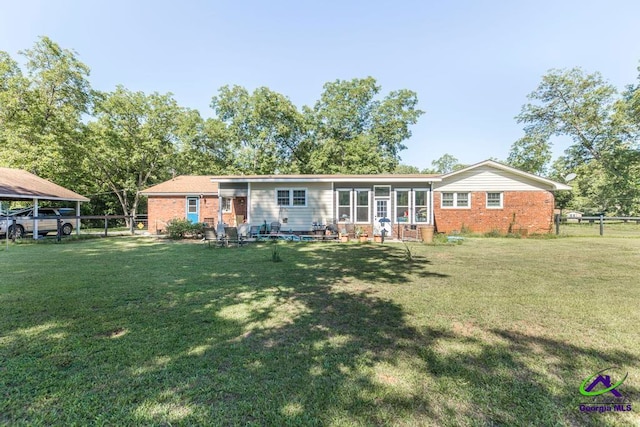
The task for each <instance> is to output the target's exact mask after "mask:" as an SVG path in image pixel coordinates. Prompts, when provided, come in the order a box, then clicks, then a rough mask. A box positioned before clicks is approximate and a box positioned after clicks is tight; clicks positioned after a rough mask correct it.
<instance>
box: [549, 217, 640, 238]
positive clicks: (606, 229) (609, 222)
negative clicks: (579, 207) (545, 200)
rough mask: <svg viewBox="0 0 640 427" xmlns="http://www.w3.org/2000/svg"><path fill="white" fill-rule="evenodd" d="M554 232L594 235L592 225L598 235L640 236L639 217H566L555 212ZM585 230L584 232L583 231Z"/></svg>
mask: <svg viewBox="0 0 640 427" xmlns="http://www.w3.org/2000/svg"><path fill="white" fill-rule="evenodd" d="M554 223H555V229H556V234H561V232H564V233H565V234H574V235H579V234H581V232H582V234H588V235H594V234H595V233H594V230H593V229H594V227H597V231H598V233H597V234H599V235H600V236H604V235H605V233H606V234H607V235H615V236H626V237H640V217H637V216H604V215H597V216H582V217H567V216H560V215H559V214H556V215H555V217H554ZM585 232H586V233H585Z"/></svg>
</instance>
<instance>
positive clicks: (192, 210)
mask: <svg viewBox="0 0 640 427" xmlns="http://www.w3.org/2000/svg"><path fill="white" fill-rule="evenodd" d="M199 212H200V199H198V198H197V197H187V220H189V221H191V222H192V223H194V224H195V223H196V222H198V220H199V218H200V216H199Z"/></svg>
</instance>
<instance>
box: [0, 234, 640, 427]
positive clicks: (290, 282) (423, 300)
mask: <svg viewBox="0 0 640 427" xmlns="http://www.w3.org/2000/svg"><path fill="white" fill-rule="evenodd" d="M277 247H278V251H279V255H280V258H281V260H282V261H281V262H272V259H273V247H272V246H271V245H269V244H259V245H258V244H256V245H250V246H247V247H242V248H207V247H206V245H204V246H203V245H201V244H194V243H182V242H159V241H155V240H153V239H147V238H139V237H138V238H130V237H129V238H112V239H96V240H89V241H77V242H67V243H63V244H53V243H50V244H30V243H22V244H15V245H10V246H9V248H8V250H5V249H4V247H3V248H2V249H1V250H0V265H1V266H2V272H3V273H2V275H0V306H1V308H2V310H0V393H1V395H0V397H1V398H0V424H6V425H20V424H23V425H87V424H96V425H277V426H282V425H361V426H368V425H406V426H415V425H445V426H446V425H451V426H457V425H593V426H596V425H598V426H600V425H637V424H638V423H640V327H639V326H638V325H640V285H639V284H638V282H639V280H638V278H639V274H638V265H639V264H640V239H617V238H599V237H595V238H558V239H504V238H495V239H491V238H468V239H465V241H464V243H463V244H462V245H434V246H430V245H421V244H412V245H411V246H409V247H408V248H409V249H408V250H407V247H405V246H404V245H401V244H385V245H373V244H366V245H359V244H301V243H298V244H279V245H278V246H277ZM614 366H615V367H617V368H616V369H615V370H612V371H610V373H611V375H612V379H613V380H616V381H617V380H618V379H619V376H620V375H624V373H627V372H628V378H627V379H626V381H625V383H624V384H623V385H622V386H620V387H619V391H620V392H621V393H622V394H623V397H624V399H627V400H628V401H630V402H631V403H632V405H633V406H632V408H633V410H632V411H630V412H623V413H620V412H615V413H614V412H607V413H584V412H581V411H580V409H579V407H580V404H581V403H588V402H593V401H594V399H595V400H598V399H602V398H604V397H607V396H605V395H603V396H600V397H597V398H587V397H584V396H582V395H581V394H580V393H579V387H580V385H581V383H582V381H583V380H584V379H585V378H587V377H589V376H591V375H593V374H594V373H596V372H598V371H600V370H602V369H605V368H609V367H614ZM607 395H610V393H607Z"/></svg>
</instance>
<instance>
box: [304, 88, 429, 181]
mask: <svg viewBox="0 0 640 427" xmlns="http://www.w3.org/2000/svg"><path fill="white" fill-rule="evenodd" d="M380 90H381V88H380V86H378V85H377V84H376V80H375V79H374V78H372V77H367V78H365V79H353V80H350V81H346V80H336V81H335V82H330V83H326V84H325V85H324V92H323V93H322V95H321V97H320V100H319V101H318V102H316V104H315V105H314V107H313V108H309V107H305V108H304V109H303V110H304V114H305V117H306V120H307V124H308V129H309V132H308V141H307V142H308V143H307V145H305V148H306V149H307V150H308V152H309V153H310V156H309V162H308V163H307V164H306V165H305V166H306V169H305V172H308V173H377V172H385V171H386V172H390V171H393V170H394V169H395V168H396V166H397V165H398V164H399V161H400V158H399V152H400V151H401V150H403V149H405V148H406V146H405V145H404V144H403V142H404V141H405V140H406V139H408V138H409V137H410V136H411V131H410V129H409V127H410V126H411V125H413V124H415V123H416V122H417V120H418V118H419V117H420V115H422V114H423V112H422V111H420V110H419V109H417V108H416V107H417V104H418V99H417V96H416V94H415V93H414V92H412V91H410V90H406V89H403V90H399V91H394V92H391V93H389V94H388V95H387V96H385V97H384V98H383V99H382V100H379V99H378V95H379V93H380Z"/></svg>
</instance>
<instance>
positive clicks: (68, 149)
mask: <svg viewBox="0 0 640 427" xmlns="http://www.w3.org/2000/svg"><path fill="white" fill-rule="evenodd" d="M20 54H21V55H23V56H24V57H25V58H26V60H27V61H26V73H23V72H22V71H21V70H20V69H19V68H18V66H17V63H16V62H15V61H13V60H12V59H11V58H10V57H9V55H8V54H7V53H6V52H2V53H0V100H1V101H2V102H0V126H1V130H0V162H2V163H3V164H5V165H8V166H12V167H18V168H23V169H27V170H29V171H32V172H35V173H37V174H38V175H40V176H43V177H45V178H49V179H53V180H54V181H56V182H58V183H60V184H62V185H67V186H69V187H70V188H75V184H76V183H77V179H76V178H78V175H77V165H78V163H77V159H78V158H79V157H80V156H79V155H78V152H77V145H76V142H77V140H78V139H79V138H81V136H82V128H83V124H82V117H83V115H84V114H86V113H88V112H89V111H90V107H91V87H90V84H89V80H88V76H89V68H88V67H87V66H86V65H85V64H83V63H82V62H81V61H80V60H78V59H77V57H76V55H77V54H76V53H75V52H73V51H70V50H67V49H62V48H60V46H59V45H58V44H56V43H54V42H53V41H52V40H51V39H49V38H48V37H42V38H41V39H40V40H39V41H38V42H36V43H35V45H34V47H33V48H32V49H28V50H25V51H23V52H20Z"/></svg>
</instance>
